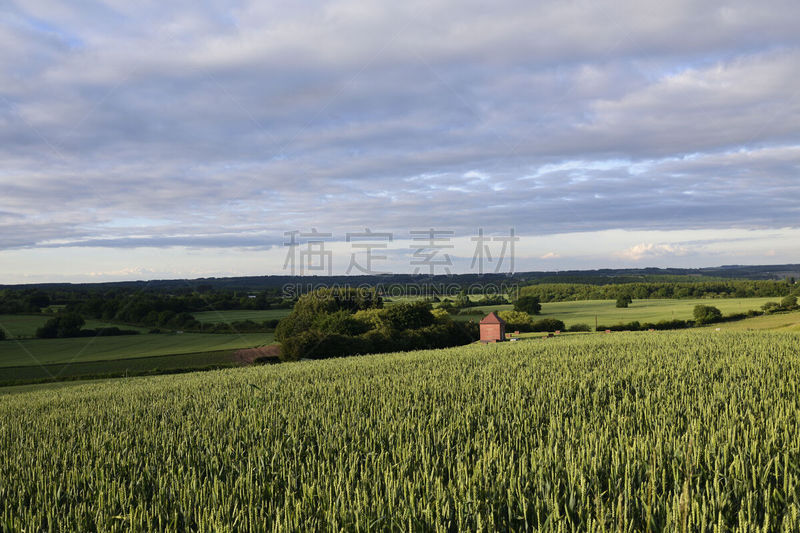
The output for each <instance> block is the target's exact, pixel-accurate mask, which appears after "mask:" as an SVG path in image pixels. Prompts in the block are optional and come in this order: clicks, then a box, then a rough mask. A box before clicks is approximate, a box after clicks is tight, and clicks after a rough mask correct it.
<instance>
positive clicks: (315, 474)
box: [0, 331, 800, 531]
mask: <svg viewBox="0 0 800 533" xmlns="http://www.w3.org/2000/svg"><path fill="white" fill-rule="evenodd" d="M797 339H798V337H797V336H796V335H794V334H781V333H771V332H770V333H762V332H713V333H712V332H709V331H690V332H663V333H661V332H659V333H646V332H645V333H621V334H613V335H587V336H582V337H571V338H554V339H547V340H529V341H521V342H517V343H513V344H511V343H509V344H505V345H494V346H480V345H473V346H467V347H461V348H453V349H447V350H437V351H419V352H411V353H403V354H386V355H377V356H364V357H354V358H348V359H337V360H326V361H315V362H300V363H293V364H286V365H278V366H271V367H251V368H245V369H236V370H224V371H217V372H205V373H198V374H191V375H181V376H158V377H151V378H131V379H124V380H117V381H115V382H104V383H94V384H84V385H77V386H71V387H59V388H48V389H45V390H42V391H32V392H24V391H21V392H17V393H15V394H11V395H5V396H3V397H2V400H0V419H1V420H3V425H2V426H0V446H2V449H3V450H4V454H3V455H2V459H1V460H0V461H2V462H0V479H6V480H8V479H13V480H15V483H14V485H13V487H12V486H8V485H0V520H1V521H2V524H3V526H2V528H3V529H8V530H19V529H26V530H40V529H41V530H47V529H54V530H84V531H85V530H96V529H99V530H107V531H123V530H131V529H132V530H163V529H173V530H174V529H191V530H206V531H208V530H216V531H229V530H234V529H240V530H241V529H257V530H261V529H263V530H286V529H289V530H306V531H309V530H320V529H323V530H327V529H330V530H341V529H344V530H357V529H363V530H367V529H403V530H408V529H411V530H438V531H448V530H466V529H485V530H498V529H499V530H503V529H509V528H515V529H517V528H519V529H523V528H525V527H526V526H527V527H529V528H540V529H541V528H544V529H565V530H581V531H602V530H612V529H613V530H625V531H631V530H646V529H651V530H659V529H668V530H687V531H699V530H701V529H735V528H742V529H744V528H746V527H747V528H748V529H750V527H749V526H752V527H754V528H758V529H759V530H771V531H776V530H783V531H796V530H797V529H798V528H800V522H798V511H799V510H800V507H799V506H800V501H798V498H800V393H799V392H798V391H799V390H800V372H799V371H800V353H798V350H797V348H796V346H797ZM56 488H57V490H56ZM32 502H35V503H32Z"/></svg>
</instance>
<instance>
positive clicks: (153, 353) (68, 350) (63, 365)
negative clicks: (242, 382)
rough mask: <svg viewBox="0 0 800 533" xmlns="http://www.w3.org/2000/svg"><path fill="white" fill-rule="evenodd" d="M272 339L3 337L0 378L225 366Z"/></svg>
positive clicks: (263, 335) (252, 335)
mask: <svg viewBox="0 0 800 533" xmlns="http://www.w3.org/2000/svg"><path fill="white" fill-rule="evenodd" d="M273 340H274V339H273V334H272V333H250V334H242V335H237V334H198V333H185V334H180V335H178V334H152V335H149V334H142V335H124V336H119V337H90V338H73V339H25V340H19V341H4V342H2V343H0V383H6V382H17V381H35V380H44V379H56V378H67V377H78V376H81V375H91V376H100V375H105V374H124V373H125V372H129V373H141V372H147V371H157V370H163V371H176V370H180V369H191V368H206V367H209V366H219V365H228V364H230V363H231V361H232V353H233V351H234V350H237V349H239V348H249V347H252V346H260V345H265V344H271V343H272V342H273ZM170 357H171V359H170Z"/></svg>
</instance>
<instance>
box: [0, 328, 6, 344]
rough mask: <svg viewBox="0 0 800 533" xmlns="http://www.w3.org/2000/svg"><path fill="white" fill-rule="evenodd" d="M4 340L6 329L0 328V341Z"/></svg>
mask: <svg viewBox="0 0 800 533" xmlns="http://www.w3.org/2000/svg"><path fill="white" fill-rule="evenodd" d="M4 340H6V330H4V329H3V328H0V341H4Z"/></svg>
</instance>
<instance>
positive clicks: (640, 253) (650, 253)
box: [618, 242, 690, 261]
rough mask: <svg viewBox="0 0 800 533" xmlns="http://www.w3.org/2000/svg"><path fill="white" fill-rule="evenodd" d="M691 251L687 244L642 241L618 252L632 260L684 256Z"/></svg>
mask: <svg viewBox="0 0 800 533" xmlns="http://www.w3.org/2000/svg"><path fill="white" fill-rule="evenodd" d="M688 253H690V250H689V248H688V247H686V246H679V245H675V244H654V243H644V242H643V243H641V244H636V245H634V246H631V247H630V248H628V249H626V250H622V251H621V252H618V255H619V257H621V258H623V259H630V260H631V261H641V260H642V259H654V258H661V257H664V256H683V255H687V254H688Z"/></svg>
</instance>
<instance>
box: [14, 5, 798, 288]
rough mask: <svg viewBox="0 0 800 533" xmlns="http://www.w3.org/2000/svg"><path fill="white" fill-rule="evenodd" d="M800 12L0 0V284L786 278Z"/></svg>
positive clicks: (794, 253)
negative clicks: (655, 269) (617, 271)
mask: <svg viewBox="0 0 800 533" xmlns="http://www.w3.org/2000/svg"><path fill="white" fill-rule="evenodd" d="M797 20H800V3H798V2H796V0H791V1H789V0H787V1H781V0H776V1H768V2H750V1H739V2H737V1H728V2H715V1H708V2H697V1H695V2H686V1H680V0H676V1H670V2H663V1H659V2H651V1H642V0H631V1H614V2H608V1H597V0H592V1H580V2H579V1H565V0H560V1H553V2H549V1H537V2H530V1H524V2H522V1H520V2H515V1H509V2H494V3H486V2H472V1H469V0H467V1H460V2H448V1H440V0H425V1H415V0H410V1H404V2H382V1H377V2H364V1H363V0H342V1H330V2H320V1H314V0H311V1H308V2H281V1H271V2H257V1H239V2H237V1H234V2H196V1H194V0H193V1H188V0H187V1H181V0H177V1H175V2H149V1H142V2H124V1H122V0H113V1H106V2H101V1H81V0H75V1H73V2H56V1H45V0H26V1H25V2H17V1H15V0H11V1H9V0H6V1H5V2H2V3H0V191H1V192H0V283H34V282H44V281H75V282H81V281H112V280H136V279H155V278H160V279H164V278H182V277H191V278H196V277H210V276H237V275H264V274H290V273H304V274H326V273H327V272H328V269H329V268H330V271H331V272H332V273H335V274H341V273H351V274H359V273H365V272H364V271H365V270H368V271H370V272H395V273H407V272H414V271H415V269H419V270H421V271H423V272H428V271H429V269H430V268H433V269H434V272H435V273H445V271H446V270H449V271H451V272H477V271H479V269H480V270H482V271H487V272H490V271H498V272H508V271H510V269H514V270H515V271H526V270H566V269H584V268H586V269H588V268H624V267H647V266H660V267H673V266H675V267H703V266H718V265H723V264H778V263H800V208H799V207H798V199H800V174H798V170H800V32H798V31H797ZM431 231H434V233H435V236H436V240H435V241H433V242H430V232H431ZM314 232H316V234H317V236H309V234H313V233H314ZM367 232H372V233H379V234H382V235H383V237H381V238H377V237H375V236H374V235H373V236H371V237H364V236H363V234H364V233H367ZM419 232H426V233H419ZM512 232H513V235H514V239H515V240H513V241H511V240H510V236H511V234H512ZM359 233H360V234H362V236H361V237H359V236H358V235H355V234H359ZM319 234H324V235H325V236H324V237H320V236H319ZM348 234H350V239H349V240H348ZM386 234H389V235H386ZM480 235H483V238H484V239H483V240H481V237H480ZM293 242H295V243H297V245H296V246H293V245H291V244H292V243H293ZM512 244H513V253H512V250H511V248H512ZM503 246H506V248H505V250H504V249H503ZM477 252H481V253H480V254H478V253H477ZM370 256H371V260H370ZM512 257H513V265H512V261H511V259H512ZM481 258H482V259H481ZM501 259H502V261H501ZM368 262H369V263H370V266H369V268H367V267H366V264H367V263H368ZM300 267H303V268H300Z"/></svg>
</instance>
